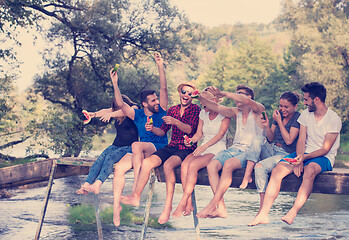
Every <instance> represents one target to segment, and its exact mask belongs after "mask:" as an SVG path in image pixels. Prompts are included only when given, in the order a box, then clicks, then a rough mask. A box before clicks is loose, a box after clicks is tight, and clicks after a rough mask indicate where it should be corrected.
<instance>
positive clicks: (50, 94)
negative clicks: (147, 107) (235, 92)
mask: <svg viewBox="0 0 349 240" xmlns="http://www.w3.org/2000/svg"><path fill="white" fill-rule="evenodd" d="M14 4H15V3H14ZM17 5H19V6H20V7H22V8H23V9H25V10H29V12H30V13H32V14H33V16H34V15H35V16H36V15H39V16H41V17H45V18H48V19H49V21H50V22H51V24H52V25H51V27H50V29H49V32H47V37H48V38H47V40H48V41H49V42H52V43H54V44H53V46H50V48H48V49H47V50H46V52H45V55H44V57H45V61H46V66H47V67H48V69H49V70H48V71H47V72H45V73H44V74H43V75H42V76H37V77H36V79H35V83H34V89H35V91H36V93H40V94H42V96H43V97H44V98H45V99H46V100H48V101H50V102H51V103H53V104H55V105H56V108H55V109H57V107H60V108H61V110H60V111H63V112H64V118H63V115H61V114H58V115H55V116H56V117H54V118H46V120H47V121H46V124H42V125H40V126H43V127H45V128H48V129H51V130H52V133H55V134H48V136H50V137H51V138H55V136H56V139H55V141H58V142H62V141H60V139H62V137H61V136H59V135H58V132H59V131H56V130H55V129H54V127H53V125H55V124H57V125H59V127H60V128H62V129H65V131H63V130H62V131H61V132H66V133H68V132H69V134H73V133H74V134H75V135H74V137H69V136H68V135H66V137H67V139H71V141H77V139H81V140H83V141H80V142H79V143H78V142H77V143H76V144H70V143H69V144H68V143H65V146H66V148H67V149H68V148H73V149H72V150H67V149H65V150H62V152H64V153H69V154H72V155H78V154H79V152H80V151H81V149H82V146H84V145H85V144H84V143H83V142H84V141H85V142H86V141H87V140H86V138H85V137H84V136H91V133H96V132H97V131H98V129H99V128H98V127H99V125H100V124H99V125H98V124H94V123H92V124H91V125H90V126H87V127H86V130H84V129H85V127H84V126H83V125H82V121H81V119H79V118H82V117H83V116H82V114H81V110H82V109H88V110H89V111H96V110H99V109H101V108H109V107H110V101H111V97H112V95H113V89H112V85H111V82H110V79H109V70H110V69H111V68H112V66H113V65H114V64H115V63H120V64H121V65H122V67H121V68H120V71H119V78H120V87H121V91H122V92H123V93H127V94H128V95H130V97H131V98H132V99H133V100H137V99H138V94H139V92H140V91H142V90H143V89H144V88H154V89H157V88H158V77H155V76H156V75H155V74H154V73H156V68H155V64H154V62H153V61H152V58H151V57H150V56H151V55H152V52H154V51H161V53H162V55H163V56H164V58H165V59H167V60H168V61H172V60H180V59H181V57H183V56H184V57H186V58H191V54H190V53H191V49H192V48H193V45H194V43H195V41H196V39H197V38H198V37H200V30H199V27H198V26H194V25H193V26H192V25H190V24H189V22H188V20H187V19H186V17H185V16H184V15H183V14H180V13H179V12H178V9H177V8H175V7H173V6H171V5H170V4H169V2H168V1H166V0H142V1H131V0H123V1H119V0H112V1H110V0H95V1H92V2H91V1H73V0H71V1H19V2H17ZM16 7H18V6H16ZM48 121H51V122H50V123H48ZM95 123H96V122H95ZM51 124H52V125H51ZM50 126H51V127H50ZM72 129H75V130H76V131H72ZM85 131H87V132H85ZM38 133H40V134H41V133H43V132H42V131H38ZM69 141H70V140H69ZM69 154H68V155H69Z"/></svg>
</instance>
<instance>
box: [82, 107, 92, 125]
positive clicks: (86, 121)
mask: <svg viewBox="0 0 349 240" xmlns="http://www.w3.org/2000/svg"><path fill="white" fill-rule="evenodd" d="M82 113H83V114H84V116H85V118H86V120H84V124H88V123H89V122H90V121H91V116H90V114H88V112H87V111H86V110H82Z"/></svg>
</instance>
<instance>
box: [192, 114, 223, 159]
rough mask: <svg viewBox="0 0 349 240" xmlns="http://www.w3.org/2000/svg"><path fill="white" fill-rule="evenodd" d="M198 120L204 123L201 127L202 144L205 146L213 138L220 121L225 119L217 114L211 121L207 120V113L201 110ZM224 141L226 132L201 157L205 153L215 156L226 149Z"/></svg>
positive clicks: (219, 126)
mask: <svg viewBox="0 0 349 240" xmlns="http://www.w3.org/2000/svg"><path fill="white" fill-rule="evenodd" d="M199 118H200V119H201V120H202V121H203V122H204V124H203V127H202V133H203V139H202V144H201V145H203V144H205V143H206V142H208V141H210V140H211V139H212V138H214V137H215V136H216V135H217V134H218V132H219V129H220V128H221V124H222V120H223V119H224V118H225V117H224V116H222V115H220V114H218V115H217V116H216V117H215V118H214V119H213V120H210V118H209V112H206V111H205V110H204V109H203V110H201V112H200V115H199ZM226 139H227V132H226V133H225V134H224V136H223V138H222V139H221V140H219V141H218V142H217V143H215V144H214V145H212V146H210V147H209V148H207V149H206V150H205V151H204V152H203V153H202V154H201V155H204V154H206V153H212V154H214V155H216V154H217V153H219V152H220V151H222V150H225V149H226Z"/></svg>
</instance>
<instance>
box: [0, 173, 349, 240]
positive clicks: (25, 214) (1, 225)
mask: <svg viewBox="0 0 349 240" xmlns="http://www.w3.org/2000/svg"><path fill="white" fill-rule="evenodd" d="M84 178H85V177H84V176H79V177H69V178H65V179H56V180H55V181H54V183H55V184H54V185H53V188H52V192H51V198H50V201H49V205H48V208H47V213H46V217H45V221H44V225H43V228H42V232H41V238H40V239H78V240H80V239H81V240H83V239H84V240H85V239H87V240H89V239H98V233H97V229H96V228H93V229H91V230H77V229H76V228H73V227H72V226H71V225H70V223H69V222H68V220H67V210H68V208H69V205H74V204H80V203H91V204H92V203H93V198H92V196H87V197H86V196H81V195H76V194H75V190H76V189H78V188H79V186H80V184H81V183H82V182H83V180H84ZM131 188H132V173H129V174H128V175H127V181H126V187H125V189H126V192H125V193H129V191H130V190H131ZM147 189H148V188H147V187H146V190H147ZM45 191H46V187H41V188H35V189H27V190H16V191H14V193H15V194H16V195H15V196H14V197H12V198H10V199H2V200H0V213H1V216H0V239H2V240H16V239H21V240H22V239H33V238H34V236H35V232H36V228H37V222H38V219H39V216H40V213H41V208H42V201H43V198H44V195H45ZM195 191H196V194H197V195H196V196H197V197H196V198H197V201H198V202H197V205H198V208H199V209H202V208H203V207H205V206H206V205H207V203H208V202H209V201H210V199H211V198H212V193H211V189H210V188H209V187H208V186H197V187H196V189H195ZM146 192H147V191H144V193H143V196H142V198H143V199H145V198H146ZM165 192H166V190H165V184H163V183H156V185H155V197H154V199H153V205H152V209H151V214H153V215H159V214H160V213H161V211H162V208H163V203H164V200H165ZM181 194H182V188H181V186H180V185H177V186H176V190H175V198H174V206H173V207H175V204H178V202H179V200H180V198H181ZM295 196H296V195H295V193H280V195H279V197H278V198H277V200H276V201H275V204H274V206H273V208H272V209H271V214H270V221H271V223H270V224H268V225H261V226H256V227H247V223H248V222H250V221H251V220H252V219H253V217H254V215H255V214H256V213H257V211H258V207H259V196H258V194H257V193H256V192H255V191H254V190H244V191H242V190H237V189H229V190H228V192H227V193H226V195H225V202H226V205H227V207H228V214H229V217H228V218H226V219H203V220H200V228H201V238H202V239H232V238H236V239H296V238H299V239H337V238H342V239H349V233H348V230H347V229H348V226H349V196H346V195H324V194H312V195H311V196H310V198H309V200H308V201H307V203H306V204H305V205H304V207H303V208H302V209H301V211H300V213H299V214H298V216H297V218H296V220H295V222H294V224H293V225H291V226H288V225H286V224H285V223H283V222H282V221H281V220H280V218H281V217H282V216H283V215H284V214H285V213H286V212H287V211H288V210H289V209H290V208H291V206H292V204H293V201H294V199H295ZM100 199H101V200H100V202H101V208H104V207H109V206H110V205H111V204H112V179H111V178H109V179H108V180H107V181H106V183H105V184H104V185H103V186H102V188H101V194H100ZM144 205H145V201H143V202H142V204H141V206H140V207H139V208H138V210H137V211H138V212H139V213H140V214H143V210H144ZM170 222H171V223H172V224H173V226H174V227H175V229H161V230H157V229H151V228H148V230H149V231H148V233H147V239H181V238H182V239H195V230H194V228H193V219H192V216H187V217H181V218H179V219H170ZM103 234H104V238H105V239H139V236H140V226H131V227H130V226H123V225H122V226H120V227H119V228H115V227H114V226H112V225H105V224H103Z"/></svg>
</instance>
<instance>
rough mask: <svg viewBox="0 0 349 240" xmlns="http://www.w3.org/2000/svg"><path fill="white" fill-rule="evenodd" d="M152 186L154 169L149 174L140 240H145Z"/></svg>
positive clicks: (153, 184)
mask: <svg viewBox="0 0 349 240" xmlns="http://www.w3.org/2000/svg"><path fill="white" fill-rule="evenodd" d="M154 186H155V171H154V169H152V170H151V173H150V181H149V191H148V199H147V204H146V206H145V211H144V218H143V226H142V231H141V240H143V239H145V234H146V232H147V227H148V220H149V212H150V206H151V200H152V198H153V193H154Z"/></svg>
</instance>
